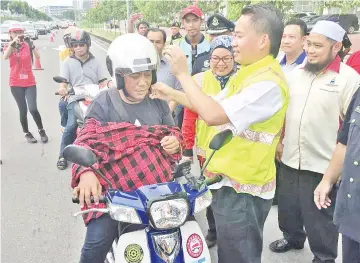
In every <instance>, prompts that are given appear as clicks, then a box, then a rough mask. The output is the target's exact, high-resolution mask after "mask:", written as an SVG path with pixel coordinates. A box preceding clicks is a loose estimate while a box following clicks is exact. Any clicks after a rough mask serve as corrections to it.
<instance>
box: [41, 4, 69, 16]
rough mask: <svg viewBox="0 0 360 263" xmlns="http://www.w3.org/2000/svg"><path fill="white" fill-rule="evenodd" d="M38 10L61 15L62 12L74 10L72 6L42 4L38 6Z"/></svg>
mask: <svg viewBox="0 0 360 263" xmlns="http://www.w3.org/2000/svg"><path fill="white" fill-rule="evenodd" d="M38 10H39V11H41V12H43V13H45V14H47V15H48V16H62V15H63V13H64V12H66V11H71V10H74V8H73V6H51V5H48V6H42V7H39V8H38Z"/></svg>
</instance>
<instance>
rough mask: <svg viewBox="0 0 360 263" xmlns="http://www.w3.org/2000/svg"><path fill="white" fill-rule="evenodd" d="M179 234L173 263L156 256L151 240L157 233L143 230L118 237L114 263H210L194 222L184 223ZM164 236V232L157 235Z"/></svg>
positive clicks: (208, 255)
mask: <svg viewBox="0 0 360 263" xmlns="http://www.w3.org/2000/svg"><path fill="white" fill-rule="evenodd" d="M172 232H173V231H172ZM179 232H180V238H179V242H181V244H180V251H179V256H177V257H176V258H175V259H174V261H164V260H163V259H161V257H159V256H158V254H157V252H156V248H155V246H156V244H154V243H153V239H152V238H151V236H152V235H157V233H156V232H154V231H149V230H146V229H144V230H138V231H134V232H130V233H126V234H123V235H121V236H120V238H119V240H118V243H117V247H116V249H115V251H114V254H115V263H130V262H131V263H168V262H169V263H211V257H210V252H209V249H208V247H207V245H206V241H205V237H204V235H203V234H202V232H201V229H200V227H199V225H198V223H197V222H196V221H188V222H186V223H185V224H184V225H183V226H182V227H180V229H179ZM169 233H171V231H169ZM166 234H167V233H166V231H162V232H161V233H159V235H166Z"/></svg>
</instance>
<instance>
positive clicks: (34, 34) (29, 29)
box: [22, 23, 39, 39]
mask: <svg viewBox="0 0 360 263" xmlns="http://www.w3.org/2000/svg"><path fill="white" fill-rule="evenodd" d="M22 26H23V27H24V29H25V34H26V35H29V36H30V38H31V39H38V38H39V33H38V31H37V30H36V29H35V27H34V25H33V24H29V23H22Z"/></svg>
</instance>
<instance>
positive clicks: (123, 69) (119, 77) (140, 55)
mask: <svg viewBox="0 0 360 263" xmlns="http://www.w3.org/2000/svg"><path fill="white" fill-rule="evenodd" d="M158 65H159V55H158V52H157V50H156V48H155V46H154V45H153V44H152V43H151V42H150V40H148V39H147V38H146V37H144V36H142V35H140V34H135V33H131V34H124V35H122V36H119V37H117V38H116V39H115V40H114V41H113V42H112V43H111V45H110V47H109V49H108V53H107V57H106V66H107V68H108V70H109V73H110V75H111V77H112V80H113V82H114V83H115V84H116V87H117V88H118V89H123V88H124V86H125V84H124V76H126V75H129V74H133V73H137V72H142V71H149V70H151V71H152V82H151V85H153V84H155V83H156V71H157V68H158Z"/></svg>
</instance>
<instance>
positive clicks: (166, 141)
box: [160, 136, 180, 154]
mask: <svg viewBox="0 0 360 263" xmlns="http://www.w3.org/2000/svg"><path fill="white" fill-rule="evenodd" d="M160 143H161V146H162V147H163V149H164V150H165V151H166V152H167V153H168V154H175V153H177V152H179V149H180V143H179V141H178V139H177V138H176V137H175V136H165V137H164V138H163V139H162V140H161V141H160Z"/></svg>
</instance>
